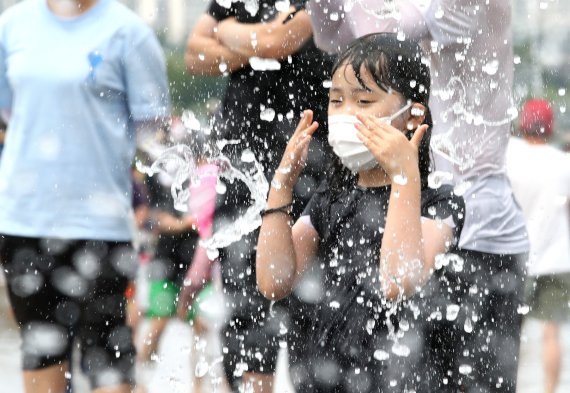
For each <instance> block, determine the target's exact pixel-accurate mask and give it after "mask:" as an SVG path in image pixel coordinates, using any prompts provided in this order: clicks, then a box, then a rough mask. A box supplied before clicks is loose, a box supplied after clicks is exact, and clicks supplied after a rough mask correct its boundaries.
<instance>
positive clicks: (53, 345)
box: [21, 321, 71, 370]
mask: <svg viewBox="0 0 570 393" xmlns="http://www.w3.org/2000/svg"><path fill="white" fill-rule="evenodd" d="M21 337H22V357H23V369H24V370H38V369H44V368H47V367H50V366H54V365H57V364H62V363H63V362H66V361H67V360H68V359H69V357H70V352H71V342H70V340H71V338H70V334H69V332H68V331H67V329H65V328H64V327H63V326H61V325H58V324H55V323H49V322H39V321H35V322H30V323H27V324H25V325H23V326H22V329H21Z"/></svg>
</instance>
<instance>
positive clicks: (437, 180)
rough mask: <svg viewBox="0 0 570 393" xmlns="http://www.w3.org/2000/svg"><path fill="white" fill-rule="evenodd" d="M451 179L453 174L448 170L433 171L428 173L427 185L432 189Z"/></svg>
mask: <svg viewBox="0 0 570 393" xmlns="http://www.w3.org/2000/svg"><path fill="white" fill-rule="evenodd" d="M452 180H453V175H452V174H451V173H449V172H444V171H434V172H432V173H430V174H429V175H428V187H429V188H433V189H438V188H440V187H441V186H442V185H443V184H445V183H449V182H451V181H452Z"/></svg>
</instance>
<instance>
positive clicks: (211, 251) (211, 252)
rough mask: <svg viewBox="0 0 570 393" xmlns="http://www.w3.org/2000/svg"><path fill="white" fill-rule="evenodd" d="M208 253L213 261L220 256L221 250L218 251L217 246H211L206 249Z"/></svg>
mask: <svg viewBox="0 0 570 393" xmlns="http://www.w3.org/2000/svg"><path fill="white" fill-rule="evenodd" d="M206 254H207V255H208V259H209V260H210V261H213V260H215V259H216V258H217V257H219V256H220V251H218V249H217V248H212V249H210V248H209V249H208V250H207V251H206Z"/></svg>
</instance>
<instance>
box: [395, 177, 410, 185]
mask: <svg viewBox="0 0 570 393" xmlns="http://www.w3.org/2000/svg"><path fill="white" fill-rule="evenodd" d="M394 183H396V184H399V185H401V186H405V185H406V184H407V183H408V178H407V177H406V176H405V175H396V176H394Z"/></svg>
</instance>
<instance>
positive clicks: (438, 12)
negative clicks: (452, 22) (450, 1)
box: [434, 7, 444, 19]
mask: <svg viewBox="0 0 570 393" xmlns="http://www.w3.org/2000/svg"><path fill="white" fill-rule="evenodd" d="M443 15H444V12H443V8H441V7H437V10H435V13H434V16H435V19H441V18H443Z"/></svg>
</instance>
